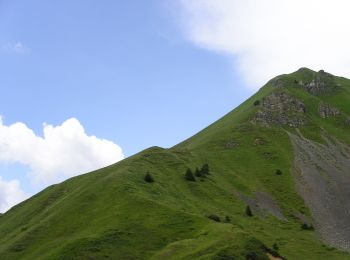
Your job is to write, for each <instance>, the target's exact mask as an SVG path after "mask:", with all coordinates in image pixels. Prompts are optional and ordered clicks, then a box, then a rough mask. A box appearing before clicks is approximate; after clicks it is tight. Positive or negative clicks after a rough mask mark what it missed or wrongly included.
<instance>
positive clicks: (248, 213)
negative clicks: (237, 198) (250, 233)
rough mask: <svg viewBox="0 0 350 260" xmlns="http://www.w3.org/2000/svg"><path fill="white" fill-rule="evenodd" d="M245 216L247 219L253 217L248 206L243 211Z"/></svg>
mask: <svg viewBox="0 0 350 260" xmlns="http://www.w3.org/2000/svg"><path fill="white" fill-rule="evenodd" d="M245 214H246V215H247V216H249V217H252V216H253V212H252V210H251V209H250V206H249V205H248V206H247V207H246V209H245Z"/></svg>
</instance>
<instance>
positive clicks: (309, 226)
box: [301, 223, 314, 230]
mask: <svg viewBox="0 0 350 260" xmlns="http://www.w3.org/2000/svg"><path fill="white" fill-rule="evenodd" d="M301 229H302V230H314V226H313V225H311V224H310V225H309V224H307V223H303V224H302V225H301Z"/></svg>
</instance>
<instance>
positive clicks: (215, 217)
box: [208, 214, 221, 222]
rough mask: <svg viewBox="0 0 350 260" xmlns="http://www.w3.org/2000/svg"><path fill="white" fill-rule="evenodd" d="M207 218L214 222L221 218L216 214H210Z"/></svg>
mask: <svg viewBox="0 0 350 260" xmlns="http://www.w3.org/2000/svg"><path fill="white" fill-rule="evenodd" d="M208 218H209V219H211V220H214V221H215V222H221V219H220V217H219V216H218V215H215V214H211V215H209V216H208Z"/></svg>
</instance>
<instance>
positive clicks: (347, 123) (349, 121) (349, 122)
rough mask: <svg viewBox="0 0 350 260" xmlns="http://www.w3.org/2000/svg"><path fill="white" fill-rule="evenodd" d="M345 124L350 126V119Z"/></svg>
mask: <svg viewBox="0 0 350 260" xmlns="http://www.w3.org/2000/svg"><path fill="white" fill-rule="evenodd" d="M345 124H346V125H348V126H350V118H348V119H346V121H345Z"/></svg>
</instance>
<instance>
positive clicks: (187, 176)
mask: <svg viewBox="0 0 350 260" xmlns="http://www.w3.org/2000/svg"><path fill="white" fill-rule="evenodd" d="M185 179H186V180H188V181H196V178H195V177H194V175H193V173H192V171H191V169H190V168H188V169H187V171H186V173H185Z"/></svg>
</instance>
